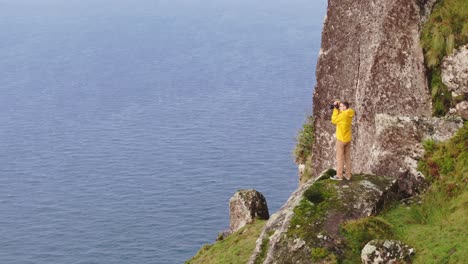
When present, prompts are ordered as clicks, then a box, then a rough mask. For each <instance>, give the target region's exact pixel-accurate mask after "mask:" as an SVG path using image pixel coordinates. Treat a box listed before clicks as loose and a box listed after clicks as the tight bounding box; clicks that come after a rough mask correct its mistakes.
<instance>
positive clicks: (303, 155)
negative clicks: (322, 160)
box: [294, 116, 314, 164]
mask: <svg viewBox="0 0 468 264" xmlns="http://www.w3.org/2000/svg"><path fill="white" fill-rule="evenodd" d="M313 144H314V118H313V117H312V116H309V117H308V118H307V122H306V123H305V124H304V125H303V126H302V129H301V130H300V131H299V133H298V136H297V144H296V149H295V150H294V156H295V162H296V164H305V163H306V161H307V159H308V157H310V156H311V155H312V145H313Z"/></svg>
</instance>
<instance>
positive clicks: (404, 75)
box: [312, 0, 433, 177]
mask: <svg viewBox="0 0 468 264" xmlns="http://www.w3.org/2000/svg"><path fill="white" fill-rule="evenodd" d="M432 2H433V1H418V0H409V1H408V0H385V1H375V0H339V1H338V0H329V1H328V10H327V17H326V21H325V25H324V29H323V33H322V49H321V51H320V55H319V61H318V64H317V70H316V77H317V86H316V88H315V92H314V98H313V106H314V110H313V115H314V117H315V123H314V125H315V131H316V132H315V144H314V148H313V162H312V166H313V167H312V170H313V174H314V175H318V174H319V173H320V172H321V171H323V170H325V169H327V168H330V167H334V160H335V157H334V155H335V151H334V146H335V138H334V132H335V127H334V126H333V125H332V124H331V123H330V116H331V111H330V110H328V105H329V103H330V102H331V101H333V100H334V99H342V100H348V101H349V102H350V103H351V107H352V108H353V109H355V111H356V116H355V120H354V124H353V144H352V153H353V154H352V157H353V172H355V173H376V172H381V171H384V170H386V166H387V164H388V163H387V161H386V159H381V156H382V155H385V156H388V153H387V152H385V149H384V150H383V151H382V152H375V151H374V152H373V153H372V155H370V152H371V150H372V149H374V150H376V149H383V146H382V144H383V143H385V142H387V141H388V140H389V139H390V135H389V138H385V137H384V135H382V134H380V135H377V133H376V132H377V129H378V128H377V126H376V121H378V114H386V115H388V116H412V117H430V116H431V97H430V94H429V90H428V84H427V79H426V75H425V66H424V58H423V53H422V49H421V47H420V43H419V32H420V27H421V21H423V20H424V19H425V17H426V15H427V10H428V5H430V4H432ZM403 171H404V170H403ZM388 172H389V173H390V174H391V175H389V174H388V173H387V175H389V176H392V177H399V176H401V175H400V174H401V173H402V172H400V171H399V170H388Z"/></svg>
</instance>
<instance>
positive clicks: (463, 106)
mask: <svg viewBox="0 0 468 264" xmlns="http://www.w3.org/2000/svg"><path fill="white" fill-rule="evenodd" d="M455 113H456V114H457V115H458V116H461V117H462V118H463V119H465V120H468V101H463V102H460V103H458V104H457V105H456V106H455Z"/></svg>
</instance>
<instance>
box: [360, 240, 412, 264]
mask: <svg viewBox="0 0 468 264" xmlns="http://www.w3.org/2000/svg"><path fill="white" fill-rule="evenodd" d="M413 254H414V249H413V248H411V247H410V246H408V245H406V244H404V243H403V242H401V241H397V240H372V241H370V242H369V243H367V244H366V246H365V247H364V248H363V249H362V252H361V260H362V263H364V264H384V263H411V256H412V255H413Z"/></svg>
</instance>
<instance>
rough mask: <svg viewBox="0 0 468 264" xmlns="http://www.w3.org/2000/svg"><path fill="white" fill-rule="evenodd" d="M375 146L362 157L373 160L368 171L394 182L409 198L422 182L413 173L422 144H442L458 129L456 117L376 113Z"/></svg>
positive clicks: (460, 121) (458, 122)
mask: <svg viewBox="0 0 468 264" xmlns="http://www.w3.org/2000/svg"><path fill="white" fill-rule="evenodd" d="M375 119H376V123H375V143H374V145H373V146H372V148H371V149H369V153H368V154H367V155H366V158H370V159H372V160H376V162H375V164H373V165H372V166H371V170H372V171H373V172H375V173H377V174H385V175H388V176H391V177H393V178H395V179H398V184H399V190H400V191H401V192H402V193H404V195H405V196H411V195H413V194H414V192H415V191H417V189H418V187H419V185H420V184H421V183H422V182H423V176H422V175H421V173H420V172H418V171H417V170H416V168H417V165H418V160H419V159H421V158H422V156H423V154H424V148H423V145H422V142H423V141H424V140H427V139H432V140H435V141H446V140H448V139H449V138H451V137H452V136H453V135H454V134H455V133H456V132H457V131H458V130H459V129H460V128H461V127H463V120H462V119H461V118H459V117H444V118H437V117H430V118H421V117H397V116H390V115H386V114H377V115H376V118H375Z"/></svg>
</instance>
